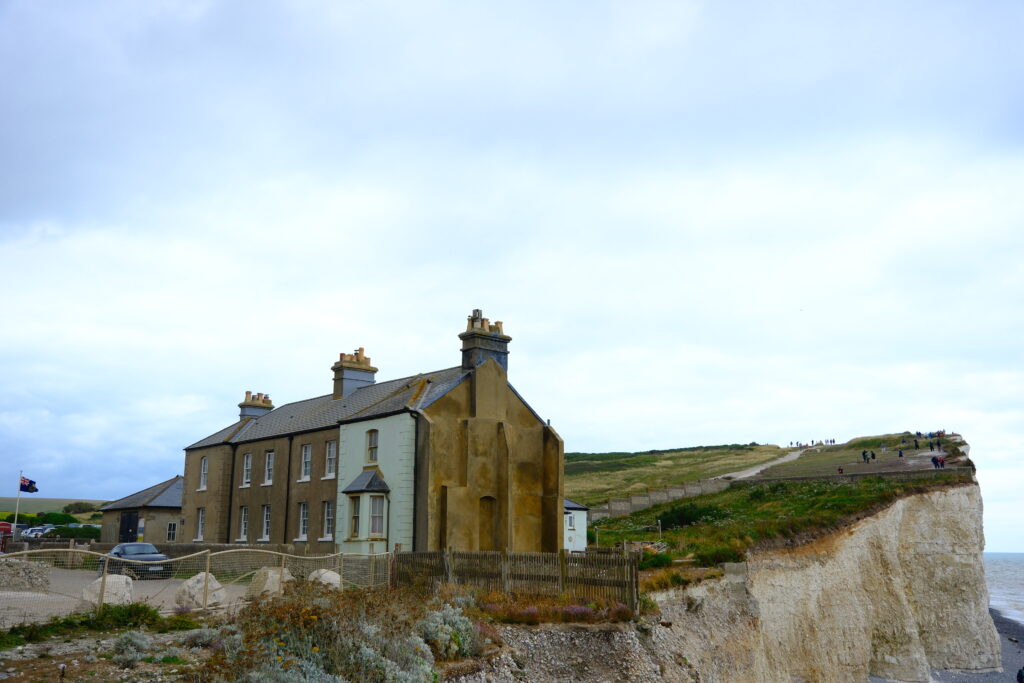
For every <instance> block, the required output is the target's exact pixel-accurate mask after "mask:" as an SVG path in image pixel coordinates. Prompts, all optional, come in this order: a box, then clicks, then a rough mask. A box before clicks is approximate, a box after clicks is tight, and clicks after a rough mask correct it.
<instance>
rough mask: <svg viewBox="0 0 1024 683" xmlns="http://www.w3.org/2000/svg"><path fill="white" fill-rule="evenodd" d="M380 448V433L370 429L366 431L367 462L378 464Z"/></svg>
mask: <svg viewBox="0 0 1024 683" xmlns="http://www.w3.org/2000/svg"><path fill="white" fill-rule="evenodd" d="M379 446H380V431H379V430H376V429H368V430H367V431H366V462H377V458H378V455H379V454H378V453H377V451H378V449H379Z"/></svg>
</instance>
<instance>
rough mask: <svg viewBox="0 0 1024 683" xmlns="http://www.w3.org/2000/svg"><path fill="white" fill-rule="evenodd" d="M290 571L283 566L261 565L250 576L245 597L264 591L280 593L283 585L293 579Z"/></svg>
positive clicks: (256, 595)
mask: <svg viewBox="0 0 1024 683" xmlns="http://www.w3.org/2000/svg"><path fill="white" fill-rule="evenodd" d="M294 580H295V577H294V576H292V573H291V572H290V571H288V570H287V569H285V568H283V567H261V568H260V569H259V570H257V572H256V573H255V574H254V575H253V577H252V583H250V584H249V587H248V588H247V589H246V590H245V597H247V598H255V597H259V596H260V595H262V594H264V593H269V594H271V595H280V594H281V592H282V591H283V590H284V585H285V584H286V583H288V582H289V581H294Z"/></svg>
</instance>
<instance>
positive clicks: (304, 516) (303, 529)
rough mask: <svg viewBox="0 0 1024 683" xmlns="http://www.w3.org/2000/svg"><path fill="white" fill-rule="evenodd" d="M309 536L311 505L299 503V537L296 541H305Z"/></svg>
mask: <svg viewBox="0 0 1024 683" xmlns="http://www.w3.org/2000/svg"><path fill="white" fill-rule="evenodd" d="M308 534H309V503H299V535H298V536H296V537H295V540H296V541H305V540H306V536H307V535H308Z"/></svg>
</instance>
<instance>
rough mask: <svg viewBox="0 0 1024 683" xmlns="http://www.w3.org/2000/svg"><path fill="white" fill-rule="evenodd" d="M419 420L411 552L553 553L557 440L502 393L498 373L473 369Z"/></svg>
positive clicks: (557, 526) (558, 495)
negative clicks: (416, 522) (420, 520)
mask: <svg viewBox="0 0 1024 683" xmlns="http://www.w3.org/2000/svg"><path fill="white" fill-rule="evenodd" d="M425 413H426V415H425V418H426V419H425V420H421V427H420V428H421V431H423V432H424V433H423V434H421V435H420V436H421V448H423V447H424V446H425V447H426V449H427V450H426V453H425V454H423V455H424V456H425V457H423V458H421V461H420V463H419V467H420V468H421V469H423V468H425V469H426V470H427V471H426V472H425V473H424V472H422V471H421V472H420V473H419V474H420V476H421V477H423V480H422V482H421V486H418V489H419V491H418V494H419V495H418V498H419V500H418V501H417V508H418V509H417V516H418V517H419V516H420V515H421V514H423V512H426V515H425V517H426V519H427V523H426V525H425V528H424V527H423V526H420V527H419V529H418V532H419V534H420V535H421V536H425V537H426V538H425V541H422V540H421V539H420V538H417V546H418V548H422V549H426V550H437V549H443V548H445V547H450V548H453V549H457V550H502V549H505V548H508V549H509V550H512V551H521V552H527V551H529V552H541V551H543V552H557V551H558V549H559V548H561V544H562V511H561V500H562V459H563V457H564V453H563V446H562V440H561V438H560V437H559V436H558V434H557V433H556V432H555V431H554V430H553V429H551V428H550V427H548V426H546V425H545V424H544V423H543V422H542V421H541V420H539V419H538V418H537V417H536V416H535V415H534V414H533V412H532V411H531V410H530V409H529V408H528V407H527V406H526V405H525V404H524V403H523V401H522V400H521V399H520V398H519V397H518V396H516V394H515V392H513V391H512V390H511V388H509V386H508V380H507V377H506V374H505V371H504V370H503V369H502V368H501V366H500V365H498V364H497V363H495V362H494V361H492V360H491V361H487V362H486V363H483V364H482V365H480V366H478V367H477V368H476V369H475V371H474V372H473V375H472V376H471V377H470V378H469V379H468V380H467V381H464V382H463V383H462V384H461V385H459V386H458V387H455V388H454V389H453V390H452V391H450V392H449V393H448V394H446V395H445V396H444V397H443V398H441V399H440V400H438V401H437V402H436V403H434V404H433V405H431V406H430V407H429V408H427V410H426V411H425ZM467 416H468V417H467ZM424 489H426V490H424ZM423 494H425V495H423ZM424 498H425V499H426V500H425V501H424ZM424 508H425V509H424Z"/></svg>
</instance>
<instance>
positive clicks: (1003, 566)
mask: <svg viewBox="0 0 1024 683" xmlns="http://www.w3.org/2000/svg"><path fill="white" fill-rule="evenodd" d="M983 557H984V559H985V584H986V585H987V586H988V604H989V607H991V608H992V609H996V610H999V612H1000V613H1001V614H1002V615H1003V616H1004V617H1006V618H1007V619H1012V620H1013V621H1015V622H1017V623H1018V624H1022V625H1024V553H989V552H986V553H984V554H983Z"/></svg>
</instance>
